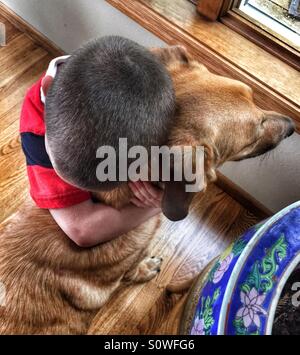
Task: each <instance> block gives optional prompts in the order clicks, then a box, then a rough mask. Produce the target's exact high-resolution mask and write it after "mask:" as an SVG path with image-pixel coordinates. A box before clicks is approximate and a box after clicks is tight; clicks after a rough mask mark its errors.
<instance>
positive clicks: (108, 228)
mask: <svg viewBox="0 0 300 355" xmlns="http://www.w3.org/2000/svg"><path fill="white" fill-rule="evenodd" d="M130 188H131V190H132V192H133V195H134V197H133V199H132V204H130V205H127V206H125V207H124V208H122V209H120V210H117V209H115V208H112V207H110V206H107V205H104V204H101V203H93V201H92V200H89V201H85V202H83V203H80V204H77V205H74V206H71V207H68V208H61V209H51V210H50V213H51V214H52V216H53V218H54V219H55V221H56V222H57V224H58V225H59V226H60V227H61V229H62V230H63V231H64V232H65V233H66V234H67V236H68V237H69V238H70V239H72V240H73V241H74V242H75V243H76V244H77V245H79V246H81V247H92V246H95V245H97V244H99V243H103V242H106V241H109V240H111V239H114V238H116V237H118V236H120V235H121V234H124V233H127V232H129V231H130V230H132V229H134V228H135V227H137V226H138V225H140V224H142V223H144V222H145V221H147V220H148V219H149V218H151V217H153V216H154V215H156V214H158V213H159V212H160V211H161V209H160V203H161V196H162V192H161V191H159V190H158V189H157V188H155V187H153V186H152V185H151V184H149V183H141V182H138V183H132V184H130Z"/></svg>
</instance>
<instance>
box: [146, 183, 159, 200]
mask: <svg viewBox="0 0 300 355" xmlns="http://www.w3.org/2000/svg"><path fill="white" fill-rule="evenodd" d="M142 184H143V187H144V189H145V190H146V191H147V193H148V194H149V195H150V196H151V197H152V198H154V199H157V198H158V197H159V194H158V192H157V191H156V189H155V188H154V187H153V185H152V184H151V183H149V182H146V181H142Z"/></svg>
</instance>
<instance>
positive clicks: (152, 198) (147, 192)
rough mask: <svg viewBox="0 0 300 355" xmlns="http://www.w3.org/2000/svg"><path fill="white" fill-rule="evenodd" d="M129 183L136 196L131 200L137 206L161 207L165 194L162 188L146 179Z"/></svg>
mask: <svg viewBox="0 0 300 355" xmlns="http://www.w3.org/2000/svg"><path fill="white" fill-rule="evenodd" d="M128 185H129V188H130V190H131V191H132V193H133V196H134V197H133V198H132V199H131V200H130V201H131V203H133V204H134V205H135V206H137V207H141V208H149V207H152V208H161V201H162V196H163V191H162V190H161V189H159V188H157V187H154V186H153V185H152V184H151V183H150V182H145V181H137V182H129V184H128Z"/></svg>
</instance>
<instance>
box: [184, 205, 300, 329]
mask: <svg viewBox="0 0 300 355" xmlns="http://www.w3.org/2000/svg"><path fill="white" fill-rule="evenodd" d="M299 259H300V201H299V202H298V203H295V204H293V205H291V206H289V207H287V208H285V209H284V210H282V211H281V212H279V213H278V214H276V215H275V216H273V217H272V218H271V219H269V220H267V221H264V222H263V223H260V224H258V225H256V226H253V227H252V228H250V229H249V230H248V231H247V232H246V233H245V234H244V235H243V236H242V237H241V238H239V239H238V240H237V241H236V242H235V243H233V244H232V245H231V246H230V247H229V248H228V249H227V250H226V251H225V252H224V254H223V255H221V256H220V257H219V258H218V259H217V261H216V262H215V263H214V265H213V266H212V267H211V268H210V270H209V271H208V273H207V274H206V275H205V276H204V277H203V276H201V277H200V278H199V283H198V285H199V286H200V285H201V286H200V287H201V290H200V295H199V301H198V303H197V305H196V308H195V310H194V316H193V321H192V323H191V324H190V327H189V334H192V335H210V334H232V335H236V334H238V335H258V334H270V332H271V330H272V324H271V323H272V320H273V318H272V317H273V316H274V313H275V308H276V302H277V301H276V297H278V294H280V289H279V290H278V287H279V285H282V284H283V285H284V280H285V279H286V278H287V277H288V276H287V270H290V268H291V267H292V265H294V262H299V261H298V260H299ZM280 287H282V286H280Z"/></svg>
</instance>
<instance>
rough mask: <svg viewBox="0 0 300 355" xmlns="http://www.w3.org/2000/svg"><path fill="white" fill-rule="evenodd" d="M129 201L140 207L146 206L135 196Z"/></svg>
mask: <svg viewBox="0 0 300 355" xmlns="http://www.w3.org/2000/svg"><path fill="white" fill-rule="evenodd" d="M130 202H131V203H132V204H134V205H135V206H137V207H140V208H145V207H146V206H145V205H144V204H143V203H142V202H141V201H140V200H138V199H137V198H136V197H132V198H131V199H130Z"/></svg>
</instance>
